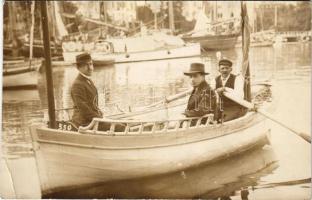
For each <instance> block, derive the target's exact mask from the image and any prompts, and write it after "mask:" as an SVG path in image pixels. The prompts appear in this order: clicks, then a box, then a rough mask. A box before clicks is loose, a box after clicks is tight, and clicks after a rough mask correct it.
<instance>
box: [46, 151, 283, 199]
mask: <svg viewBox="0 0 312 200" xmlns="http://www.w3.org/2000/svg"><path fill="white" fill-rule="evenodd" d="M181 153H183V152H181ZM125 167H126V166H125ZM277 167H278V162H277V160H276V158H275V154H274V152H273V150H272V149H271V147H270V146H265V147H263V148H257V149H253V150H251V151H248V152H246V153H244V154H240V155H238V156H235V157H231V158H229V159H225V160H222V161H218V162H215V163H213V164H208V165H201V166H198V167H196V168H191V169H187V170H185V171H179V172H175V173H171V174H164V175H159V176H154V177H148V178H141V179H132V180H126V181H114V182H106V183H101V184H92V185H84V186H81V187H77V188H75V189H72V190H67V191H62V192H60V193H54V194H50V195H49V196H46V197H45V198H47V197H48V198H52V197H53V198H58V197H59V198H209V199H211V198H212V199H214V198H215V199H217V198H218V197H221V199H230V196H233V195H237V192H240V195H241V198H242V199H248V190H247V188H248V187H249V186H255V185H258V182H259V180H260V179H261V177H264V176H266V175H268V174H270V173H272V172H273V171H274V170H275V169H276V168H277Z"/></svg>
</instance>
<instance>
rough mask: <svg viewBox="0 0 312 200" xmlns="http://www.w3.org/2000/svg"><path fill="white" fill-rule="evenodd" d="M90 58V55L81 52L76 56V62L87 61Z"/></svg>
mask: <svg viewBox="0 0 312 200" xmlns="http://www.w3.org/2000/svg"><path fill="white" fill-rule="evenodd" d="M91 60H92V59H91V55H90V54H89V53H82V54H79V55H77V56H76V64H79V63H88V62H90V61H91Z"/></svg>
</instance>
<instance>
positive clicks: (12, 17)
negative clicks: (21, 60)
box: [7, 1, 18, 56]
mask: <svg viewBox="0 0 312 200" xmlns="http://www.w3.org/2000/svg"><path fill="white" fill-rule="evenodd" d="M7 3H8V7H9V20H10V26H9V27H10V32H11V35H12V36H11V37H10V39H12V56H17V55H18V49H17V40H16V10H15V6H16V5H15V2H14V1H11V2H10V1H9V2H7Z"/></svg>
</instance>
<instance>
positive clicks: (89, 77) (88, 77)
mask: <svg viewBox="0 0 312 200" xmlns="http://www.w3.org/2000/svg"><path fill="white" fill-rule="evenodd" d="M79 74H80V75H81V76H83V77H85V78H87V79H89V80H91V76H87V75H85V74H83V73H81V72H80V71H79Z"/></svg>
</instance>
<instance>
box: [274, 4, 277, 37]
mask: <svg viewBox="0 0 312 200" xmlns="http://www.w3.org/2000/svg"><path fill="white" fill-rule="evenodd" d="M274 28H275V31H276V30H277V4H276V3H275V6H274Z"/></svg>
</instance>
